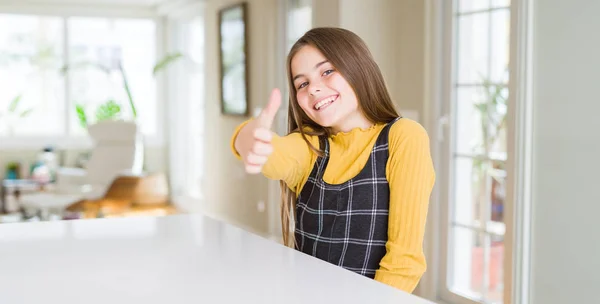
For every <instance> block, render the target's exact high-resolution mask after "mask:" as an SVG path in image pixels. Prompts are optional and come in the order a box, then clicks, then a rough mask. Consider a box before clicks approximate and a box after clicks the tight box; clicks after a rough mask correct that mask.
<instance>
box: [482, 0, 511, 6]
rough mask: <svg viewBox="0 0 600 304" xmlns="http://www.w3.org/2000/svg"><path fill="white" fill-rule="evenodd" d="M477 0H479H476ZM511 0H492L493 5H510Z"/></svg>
mask: <svg viewBox="0 0 600 304" xmlns="http://www.w3.org/2000/svg"><path fill="white" fill-rule="evenodd" d="M474 1H477V0H474ZM508 6H510V0H492V7H508Z"/></svg>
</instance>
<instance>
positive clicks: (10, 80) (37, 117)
mask: <svg viewBox="0 0 600 304" xmlns="http://www.w3.org/2000/svg"><path fill="white" fill-rule="evenodd" d="M0 28H1V29H2V31H0V83H1V84H2V89H1V90H0V135H58V134H62V133H63V132H64V127H63V126H62V125H63V121H64V118H65V106H66V103H65V91H64V79H63V77H62V76H61V75H60V72H59V69H60V67H61V66H62V65H63V62H64V54H65V50H64V23H63V21H62V20H61V18H55V17H36V16H21V15H0Z"/></svg>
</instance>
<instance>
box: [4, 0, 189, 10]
mask: <svg viewBox="0 0 600 304" xmlns="http://www.w3.org/2000/svg"><path fill="white" fill-rule="evenodd" d="M169 2H188V1H185V0H20V1H19V2H18V3H19V4H21V5H35V4H40V5H53V4H54V5H77V6H79V5H99V6H129V7H131V6H137V7H145V8H149V7H157V6H159V5H163V4H166V3H169ZM14 3H15V2H14V0H0V4H14Z"/></svg>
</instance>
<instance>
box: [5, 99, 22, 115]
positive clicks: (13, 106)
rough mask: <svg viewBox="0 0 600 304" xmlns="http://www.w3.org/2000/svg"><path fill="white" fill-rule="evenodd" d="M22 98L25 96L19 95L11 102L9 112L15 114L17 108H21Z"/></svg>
mask: <svg viewBox="0 0 600 304" xmlns="http://www.w3.org/2000/svg"><path fill="white" fill-rule="evenodd" d="M22 97H23V95H21V94H19V95H17V97H15V99H13V100H12V101H11V102H10V105H9V106H8V112H10V113H14V112H15V111H16V110H17V107H18V106H19V103H20V102H21V98H22Z"/></svg>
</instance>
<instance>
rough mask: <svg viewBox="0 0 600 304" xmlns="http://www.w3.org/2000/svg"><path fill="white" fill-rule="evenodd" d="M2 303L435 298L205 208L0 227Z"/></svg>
mask: <svg viewBox="0 0 600 304" xmlns="http://www.w3.org/2000/svg"><path fill="white" fill-rule="evenodd" d="M0 303H2V304H16V303H19V304H21V303H48V304H52V303H57V304H58V303H60V304H70V303H73V304H75V303H76V304H80V303H103V304H107V303H111V304H119V303H128V304H129V303H143V304H155V303H157V304H158V303H177V304H184V303H194V304H199V303H260V304H270V303H273V304H275V303H276V304H287V303H344V304H353V303H357V304H358V303H361V304H363V303H378V304H384V303H395V304H399V303H402V304H431V302H428V301H425V300H423V299H420V298H418V297H416V296H413V295H410V294H407V293H404V292H402V291H399V290H396V289H394V288H392V287H389V286H386V285H384V284H381V283H379V282H376V281H374V280H371V279H368V278H365V277H362V276H360V275H357V274H355V273H352V272H350V271H347V270H344V269H342V268H340V267H337V266H334V265H331V264H328V263H326V262H323V261H320V260H318V259H315V258H313V257H310V256H308V255H305V254H303V253H300V252H297V251H295V250H292V249H290V248H286V247H284V246H282V245H279V244H277V243H275V242H273V241H270V240H267V239H264V238H262V237H259V236H256V235H254V234H251V233H248V232H246V231H244V230H242V229H240V228H237V227H235V226H232V225H229V224H226V223H223V222H220V221H217V220H214V219H212V218H209V217H205V216H202V215H172V216H165V217H137V218H119V219H94V220H75V221H56V222H37V223H15V224H3V225H0Z"/></svg>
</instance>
